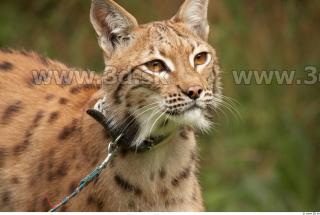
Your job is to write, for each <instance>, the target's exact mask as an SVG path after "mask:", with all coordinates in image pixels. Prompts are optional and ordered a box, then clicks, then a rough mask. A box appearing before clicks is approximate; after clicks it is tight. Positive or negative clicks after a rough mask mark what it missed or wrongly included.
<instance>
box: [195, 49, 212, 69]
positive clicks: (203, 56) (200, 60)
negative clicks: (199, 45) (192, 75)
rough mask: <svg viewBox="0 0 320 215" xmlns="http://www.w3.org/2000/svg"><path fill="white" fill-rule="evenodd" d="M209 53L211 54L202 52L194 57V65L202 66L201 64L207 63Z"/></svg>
mask: <svg viewBox="0 0 320 215" xmlns="http://www.w3.org/2000/svg"><path fill="white" fill-rule="evenodd" d="M208 55H209V54H208V53H207V52H201V53H200V54H197V55H196V56H195V57H194V65H195V66H200V65H203V64H205V63H206V62H207V60H208Z"/></svg>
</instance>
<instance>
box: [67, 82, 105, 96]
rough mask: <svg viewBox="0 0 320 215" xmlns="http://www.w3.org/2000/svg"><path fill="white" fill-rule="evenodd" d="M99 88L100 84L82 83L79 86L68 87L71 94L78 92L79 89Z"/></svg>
mask: <svg viewBox="0 0 320 215" xmlns="http://www.w3.org/2000/svg"><path fill="white" fill-rule="evenodd" d="M92 89H94V90H99V89H100V86H99V85H96V84H83V85H79V86H74V87H71V88H70V93H71V94H79V93H80V92H81V90H92Z"/></svg>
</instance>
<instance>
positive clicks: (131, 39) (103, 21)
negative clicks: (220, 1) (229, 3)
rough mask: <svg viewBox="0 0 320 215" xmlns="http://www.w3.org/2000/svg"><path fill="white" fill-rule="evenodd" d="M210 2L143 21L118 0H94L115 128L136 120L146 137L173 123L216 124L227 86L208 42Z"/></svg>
mask: <svg viewBox="0 0 320 215" xmlns="http://www.w3.org/2000/svg"><path fill="white" fill-rule="evenodd" d="M208 3H209V0H185V2H184V3H183V5H182V6H181V8H180V9H179V11H178V13H177V14H176V15H175V16H174V17H173V18H171V19H169V20H166V21H161V22H152V23H149V24H144V25H139V24H138V22H137V20H136V19H135V18H134V17H133V16H132V15H130V14H129V13H128V12H126V11H125V10H124V9H123V8H122V7H121V6H119V5H118V4H117V3H115V2H114V1H112V0H93V1H92V7H91V22H92V24H93V27H94V29H95V31H96V32H97V35H98V39H99V45H100V47H101V48H102V50H103V53H104V60H105V64H106V70H105V82H104V86H103V90H104V94H105V100H106V106H105V107H104V110H105V114H107V115H109V117H111V118H112V120H114V125H115V126H120V127H123V129H127V127H128V126H130V125H131V123H132V120H131V121H130V120H128V119H131V118H134V119H133V120H134V121H135V126H136V125H138V126H139V127H140V128H139V131H140V136H139V138H140V139H143V138H145V137H147V136H148V135H150V134H151V133H154V132H162V131H163V132H164V130H166V129H165V127H166V126H167V125H168V124H169V125H170V123H172V124H174V125H176V126H177V127H179V126H181V125H189V126H192V127H194V128H198V129H207V128H208V127H210V121H211V120H210V118H211V117H210V116H211V111H212V110H213V109H214V108H215V107H216V106H217V104H218V103H219V100H220V98H221V90H220V70H219V66H218V62H217V58H216V53H215V50H214V49H213V48H212V47H211V46H210V45H209V44H208V43H207V40H208V34H209V25H208V21H207V10H208ZM129 116H131V117H129ZM142 125H143V126H142ZM169 125H168V126H169ZM142 127H144V128H148V129H142ZM169 127H170V126H169ZM173 127H174V126H173ZM154 129H155V130H154ZM139 138H138V139H139ZM136 143H139V141H137V142H136Z"/></svg>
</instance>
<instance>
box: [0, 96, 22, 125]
mask: <svg viewBox="0 0 320 215" xmlns="http://www.w3.org/2000/svg"><path fill="white" fill-rule="evenodd" d="M22 107H23V106H22V102H21V101H16V102H15V103H14V104H12V105H9V106H8V107H7V108H6V110H5V111H4V113H3V115H2V117H1V121H2V124H8V122H9V120H10V119H11V118H12V117H13V116H14V114H16V113H18V112H19V111H20V110H21V109H22Z"/></svg>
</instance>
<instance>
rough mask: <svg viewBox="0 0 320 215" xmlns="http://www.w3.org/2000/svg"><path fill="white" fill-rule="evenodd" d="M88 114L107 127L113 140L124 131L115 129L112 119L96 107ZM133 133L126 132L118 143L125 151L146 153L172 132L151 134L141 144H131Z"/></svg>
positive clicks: (89, 110)
mask: <svg viewBox="0 0 320 215" xmlns="http://www.w3.org/2000/svg"><path fill="white" fill-rule="evenodd" d="M87 114H88V115H89V116H91V117H92V118H93V119H95V120H96V121H97V122H98V123H99V124H101V125H102V126H103V127H104V128H105V129H106V132H108V134H109V135H110V136H111V138H112V141H113V142H114V141H115V140H116V139H117V138H118V137H119V136H120V135H121V134H122V133H120V132H119V130H117V129H115V128H114V127H112V126H111V122H110V120H108V118H107V117H105V116H104V114H103V113H101V112H100V111H98V110H96V109H88V110H87ZM130 136H132V134H128V135H127V134H126V133H124V134H123V135H122V137H121V138H120V139H118V141H117V144H118V145H119V147H120V148H121V149H122V150H124V151H132V152H136V153H144V152H147V151H150V150H151V149H152V148H154V147H155V146H157V145H159V144H160V143H162V142H164V141H165V140H166V139H167V138H168V137H169V136H170V134H167V135H160V136H151V137H149V138H147V139H145V140H144V141H143V142H142V143H141V144H139V146H131V144H128V143H131V141H132V139H130Z"/></svg>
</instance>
